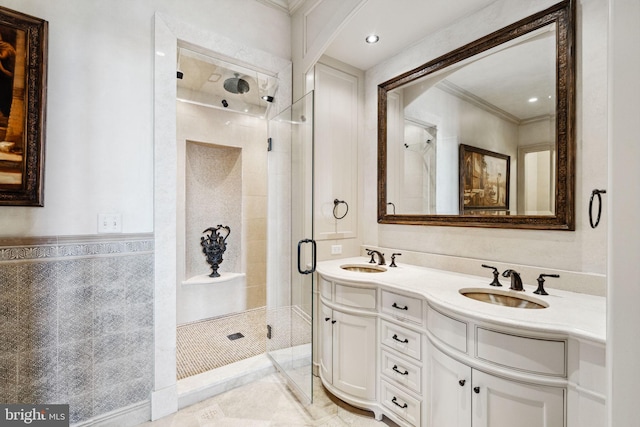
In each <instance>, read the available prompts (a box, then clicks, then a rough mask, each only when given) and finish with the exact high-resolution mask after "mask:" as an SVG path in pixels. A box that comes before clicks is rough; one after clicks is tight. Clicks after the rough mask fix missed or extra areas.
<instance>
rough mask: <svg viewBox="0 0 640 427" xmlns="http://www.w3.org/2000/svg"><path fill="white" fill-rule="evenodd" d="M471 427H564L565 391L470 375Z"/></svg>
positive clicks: (474, 374)
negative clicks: (471, 388)
mask: <svg viewBox="0 0 640 427" xmlns="http://www.w3.org/2000/svg"><path fill="white" fill-rule="evenodd" d="M472 396H473V397H472V405H473V411H472V424H473V427H513V426H515V425H517V426H518V427H563V426H564V425H565V422H564V421H565V416H564V400H565V389H564V388H556V387H548V386H539V385H533V384H525V383H520V382H516V381H510V380H506V379H503V378H498V377H494V376H492V375H489V374H486V373H484V372H480V371H476V370H474V371H473V392H472Z"/></svg>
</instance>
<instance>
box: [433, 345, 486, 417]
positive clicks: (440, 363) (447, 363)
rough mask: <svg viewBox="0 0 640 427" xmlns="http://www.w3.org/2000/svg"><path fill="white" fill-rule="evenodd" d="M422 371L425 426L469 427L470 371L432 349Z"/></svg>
mask: <svg viewBox="0 0 640 427" xmlns="http://www.w3.org/2000/svg"><path fill="white" fill-rule="evenodd" d="M426 367H427V372H426V382H427V387H426V398H427V414H426V419H427V426H428V427H470V426H471V368H469V367H468V366H466V365H463V364H462V363H460V362H458V361H457V360H454V359H452V358H450V357H449V356H447V355H446V354H444V353H442V352H441V351H439V350H438V349H436V348H435V347H434V346H432V345H430V346H429V350H428V352H427V362H426ZM474 427H475V426H474Z"/></svg>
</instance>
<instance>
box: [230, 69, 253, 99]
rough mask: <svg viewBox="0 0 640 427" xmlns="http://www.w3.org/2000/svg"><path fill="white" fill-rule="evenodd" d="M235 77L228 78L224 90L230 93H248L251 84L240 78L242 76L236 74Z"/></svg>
mask: <svg viewBox="0 0 640 427" xmlns="http://www.w3.org/2000/svg"><path fill="white" fill-rule="evenodd" d="M234 76H235V77H231V78H228V79H227V80H225V81H224V84H223V86H224V89H225V90H226V91H227V92H230V93H240V94H243V93H247V92H249V89H250V88H249V83H247V81H246V80H244V79H241V78H240V74H238V73H234Z"/></svg>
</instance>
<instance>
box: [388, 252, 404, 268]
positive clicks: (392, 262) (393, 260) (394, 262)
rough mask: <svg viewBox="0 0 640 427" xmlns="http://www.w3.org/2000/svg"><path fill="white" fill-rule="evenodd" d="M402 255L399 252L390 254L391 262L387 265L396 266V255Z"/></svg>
mask: <svg viewBox="0 0 640 427" xmlns="http://www.w3.org/2000/svg"><path fill="white" fill-rule="evenodd" d="M400 255H402V254H401V253H399V252H396V253H395V254H391V264H389V267H397V265H396V257H397V256H400Z"/></svg>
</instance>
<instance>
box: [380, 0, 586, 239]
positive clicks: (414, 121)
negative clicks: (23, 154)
mask: <svg viewBox="0 0 640 427" xmlns="http://www.w3.org/2000/svg"><path fill="white" fill-rule="evenodd" d="M574 16H575V13H574V6H573V2H571V1H564V2H562V3H559V4H557V5H555V6H553V7H551V8H550V9H548V10H546V11H543V12H540V13H538V14H535V15H533V16H531V17H529V18H526V19H524V20H522V21H520V22H517V23H515V24H513V25H510V26H508V27H506V28H503V29H501V30H499V31H497V32H495V33H493V34H490V35H488V36H486V37H484V38H482V39H480V40H477V41H475V42H473V43H470V44H468V45H466V46H463V47H461V48H459V49H456V50H454V51H452V52H450V53H448V54H446V55H443V56H442V57H440V58H437V59H435V60H433V61H430V62H428V63H426V64H424V65H423V66H421V67H418V68H416V69H414V70H411V71H409V72H407V73H404V74H402V75H400V76H397V77H395V78H393V79H391V80H389V81H387V82H385V83H382V84H381V85H379V87H378V222H380V223H394V224H426V225H455V226H476V227H505V228H534V229H556V230H574V229H575V224H574V197H573V192H574V175H575V170H574V162H575V160H574V159H575V148H574V147H575V141H574V122H575V113H574V108H575V106H574V103H575V101H574V98H575V71H574V68H575V65H574V51H573V45H574V34H575V29H574Z"/></svg>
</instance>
